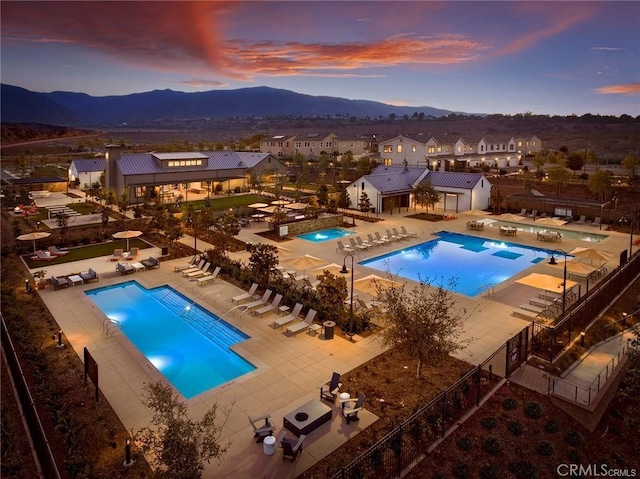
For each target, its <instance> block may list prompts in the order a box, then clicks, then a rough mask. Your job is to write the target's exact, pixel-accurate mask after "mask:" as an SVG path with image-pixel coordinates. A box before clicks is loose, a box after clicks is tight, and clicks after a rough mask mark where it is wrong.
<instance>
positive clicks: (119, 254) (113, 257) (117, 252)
mask: <svg viewBox="0 0 640 479" xmlns="http://www.w3.org/2000/svg"><path fill="white" fill-rule="evenodd" d="M123 252H124V249H122V248H116V249H114V250H113V254H112V255H111V258H110V259H111V261H120V260H121V259H122V253H123Z"/></svg>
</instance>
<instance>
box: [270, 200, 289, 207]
mask: <svg viewBox="0 0 640 479" xmlns="http://www.w3.org/2000/svg"><path fill="white" fill-rule="evenodd" d="M289 203H290V201H287V200H275V201H272V202H271V204H272V205H273V206H284V205H288V204H289Z"/></svg>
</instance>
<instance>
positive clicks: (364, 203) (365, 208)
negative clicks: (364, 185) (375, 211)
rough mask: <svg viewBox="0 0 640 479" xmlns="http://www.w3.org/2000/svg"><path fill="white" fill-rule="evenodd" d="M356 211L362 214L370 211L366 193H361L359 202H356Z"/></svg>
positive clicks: (369, 202)
mask: <svg viewBox="0 0 640 479" xmlns="http://www.w3.org/2000/svg"><path fill="white" fill-rule="evenodd" d="M358 209H359V210H360V211H361V212H363V213H367V214H368V213H369V211H370V210H371V201H370V200H369V195H367V192H366V191H363V192H362V194H361V195H360V201H359V202H358Z"/></svg>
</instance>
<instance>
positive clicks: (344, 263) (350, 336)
mask: <svg viewBox="0 0 640 479" xmlns="http://www.w3.org/2000/svg"><path fill="white" fill-rule="evenodd" d="M347 257H350V258H351V299H350V304H349V339H351V340H353V253H351V252H350V253H347V254H345V255H344V259H343V260H342V269H341V270H340V273H341V274H347V273H349V270H348V269H347Z"/></svg>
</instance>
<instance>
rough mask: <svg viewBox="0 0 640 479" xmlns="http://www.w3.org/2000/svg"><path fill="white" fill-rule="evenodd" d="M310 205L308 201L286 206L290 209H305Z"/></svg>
mask: <svg viewBox="0 0 640 479" xmlns="http://www.w3.org/2000/svg"><path fill="white" fill-rule="evenodd" d="M308 206H309V205H308V204H306V203H290V204H288V205H286V206H285V208H287V209H289V210H303V209H305V208H307V207H308Z"/></svg>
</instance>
